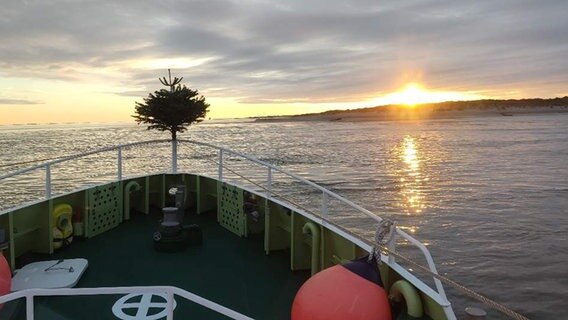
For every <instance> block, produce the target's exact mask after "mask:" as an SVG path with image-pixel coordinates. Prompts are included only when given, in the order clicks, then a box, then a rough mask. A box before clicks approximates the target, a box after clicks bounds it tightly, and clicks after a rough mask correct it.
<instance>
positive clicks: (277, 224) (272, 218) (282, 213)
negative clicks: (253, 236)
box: [264, 200, 292, 253]
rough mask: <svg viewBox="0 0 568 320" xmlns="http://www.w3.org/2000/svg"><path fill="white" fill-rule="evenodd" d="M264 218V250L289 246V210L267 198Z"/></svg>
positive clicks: (290, 220) (290, 221)
mask: <svg viewBox="0 0 568 320" xmlns="http://www.w3.org/2000/svg"><path fill="white" fill-rule="evenodd" d="M266 207H267V211H266V218H265V232H266V235H265V246H264V248H265V251H266V253H269V252H270V251H273V250H282V249H288V248H290V247H291V244H290V242H291V241H290V238H291V231H292V228H291V224H292V218H291V215H292V213H291V211H290V210H289V209H287V208H284V207H282V206H280V205H279V204H276V203H274V202H273V201H269V200H267V206H266Z"/></svg>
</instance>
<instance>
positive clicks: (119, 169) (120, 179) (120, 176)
mask: <svg viewBox="0 0 568 320" xmlns="http://www.w3.org/2000/svg"><path fill="white" fill-rule="evenodd" d="M117 166H118V172H117V175H118V181H122V146H120V147H118V164H117Z"/></svg>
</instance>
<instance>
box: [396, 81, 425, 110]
mask: <svg viewBox="0 0 568 320" xmlns="http://www.w3.org/2000/svg"><path fill="white" fill-rule="evenodd" d="M430 95H431V93H429V92H428V91H426V90H425V89H424V88H423V87H422V86H421V85H419V84H417V83H409V84H407V85H406V86H405V87H404V89H403V90H402V91H399V92H397V93H394V98H395V100H398V101H397V103H399V104H403V105H406V106H408V107H415V106H416V105H417V104H421V103H427V102H430V100H431V97H430Z"/></svg>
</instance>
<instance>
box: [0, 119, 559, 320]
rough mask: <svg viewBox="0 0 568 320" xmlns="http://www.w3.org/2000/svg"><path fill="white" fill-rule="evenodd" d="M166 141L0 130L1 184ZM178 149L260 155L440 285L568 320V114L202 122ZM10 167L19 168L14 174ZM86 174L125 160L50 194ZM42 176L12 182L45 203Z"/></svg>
mask: <svg viewBox="0 0 568 320" xmlns="http://www.w3.org/2000/svg"><path fill="white" fill-rule="evenodd" d="M167 138H168V135H167V133H160V132H153V131H147V130H145V128H144V127H140V126H136V125H134V124H128V123H123V124H105V125H99V124H66V125H49V126H44V125H41V126H40V125H27V126H0V150H1V151H2V152H0V175H2V174H6V173H9V172H11V171H14V170H16V169H19V168H23V167H25V166H29V165H32V164H33V163H22V162H27V161H35V160H38V159H51V158H56V157H60V156H64V155H69V154H74V153H77V152H83V151H88V150H94V149H97V148H102V147H106V146H112V145H115V144H121V143H129V142H135V141H141V140H149V139H167ZM179 138H180V139H194V140H201V141H207V142H210V143H213V144H216V145H219V146H224V147H228V148H230V149H234V150H236V151H241V152H243V153H247V154H250V155H253V156H255V157H258V158H260V159H262V160H265V161H268V162H271V163H274V164H276V165H278V166H281V167H283V168H285V169H287V170H290V171H293V172H295V173H298V174H300V175H302V176H303V177H305V178H307V179H309V180H312V181H314V182H316V183H319V184H321V185H323V186H325V187H327V188H329V189H330V190H332V191H334V192H336V193H338V194H340V195H343V196H345V197H346V198H348V199H350V200H352V201H353V202H355V203H357V204H359V205H361V206H363V207H364V208H366V209H369V210H371V211H372V212H374V213H376V214H377V215H380V216H382V217H390V218H391V219H394V220H396V221H397V223H398V225H399V226H401V227H402V228H404V230H405V231H407V232H408V233H410V234H411V235H413V236H414V237H415V238H417V239H419V240H420V241H422V242H423V243H425V244H427V246H428V248H429V250H430V251H431V252H432V255H433V257H434V260H435V261H436V263H437V267H438V270H439V272H440V273H441V274H443V275H446V276H448V277H450V278H452V279H454V280H456V281H458V282H460V283H462V284H464V285H465V286H467V287H470V288H472V289H474V290H476V291H479V292H480V293H482V294H484V295H486V296H488V297H490V298H493V299H495V300H497V301H499V302H502V303H504V304H505V305H507V306H509V307H511V308H513V309H515V310H517V311H519V312H521V313H523V314H525V315H527V316H528V317H529V318H531V319H533V318H534V319H557V318H558V317H559V316H560V317H562V316H564V315H566V314H568V303H567V302H566V298H567V297H568V267H567V266H566V264H567V263H568V116H567V115H562V114H558V115H553V114H549V115H518V116H517V115H516V116H513V117H493V118H490V117H487V118H465V119H447V120H431V121H412V122H276V123H255V122H253V121H227V122H206V123H202V124H199V125H196V126H193V127H191V128H190V129H189V130H188V131H187V132H185V133H183V134H181V135H180V137H179ZM180 148H181V147H180ZM113 152H114V151H113ZM128 152H129V151H128V150H125V151H124V158H125V159H124V162H125V164H126V163H129V161H130V163H131V164H130V165H125V169H124V171H125V172H124V175H125V176H128V175H130V174H134V173H135V172H136V168H135V167H136V165H138V166H139V167H140V168H150V167H152V168H154V169H162V170H169V168H170V164H169V162H168V161H167V159H168V157H169V155H170V152H171V149H170V148H169V146H168V145H167V144H164V146H163V147H162V148H157V149H156V148H153V149H150V150H147V149H144V150H138V151H137V150H133V151H130V152H132V154H130V155H129V153H128ZM180 152H181V151H180ZM184 152H185V153H187V154H190V156H188V158H187V159H185V160H184V159H183V157H180V167H181V168H180V170H182V169H183V170H184V171H192V169H194V168H198V166H197V165H195V163H197V160H196V159H199V158H200V157H198V156H195V154H196V153H198V152H201V151H199V150H196V149H187V150H185V151H184ZM191 154H194V156H191ZM209 156H212V157H214V158H216V155H214V154H209ZM160 157H162V158H160ZM202 158H203V159H204V158H206V156H203V157H202ZM136 161H138V162H139V163H132V162H136ZM13 163H22V164H20V165H14V166H8V165H9V164H13ZM228 163H230V161H228ZM234 164H235V165H237V164H238V163H236V162H235V163H234ZM74 166H75V167H74ZM77 166H82V167H84V166H91V167H93V168H97V167H103V166H106V167H108V168H109V169H108V170H107V171H108V172H107V174H106V176H105V179H107V180H109V179H110V180H112V179H114V178H115V177H116V169H115V168H116V155H115V153H112V154H111V155H109V156H108V157H102V156H91V157H90V158H89V157H87V158H86V159H84V160H82V161H79V162H76V163H75V164H70V165H69V166H67V165H65V166H60V167H59V168H57V166H54V168H53V170H54V172H55V173H54V178H53V179H54V182H53V183H54V188H57V186H59V185H58V184H57V183H60V185H61V188H63V189H64V188H65V186H64V184H65V183H67V184H69V183H71V184H73V183H75V184H76V186H80V185H81V184H82V183H85V182H86V181H88V180H89V179H98V178H99V176H98V174H97V173H96V172H95V171H96V170H94V171H93V174H92V175H85V174H83V173H82V174H81V175H80V176H79V175H77V173H76V172H79V170H76V167H77ZM212 168H215V166H214V163H213V165H212ZM57 170H59V171H57ZM129 170H131V171H129ZM227 174H229V172H227ZM41 175H42V173H41V172H40V173H35V174H30V177H27V178H26V177H23V179H22V181H24V182H25V183H24V184H23V185H22V184H18V183H17V181H16V182H14V183H15V185H17V186H20V187H23V188H25V189H26V192H27V191H29V190H33V191H34V192H36V195H37V193H41V192H44V191H43V188H44V184H42V182H41V181H40V182H37V181H35V179H38V178H41ZM103 180H104V179H103ZM34 181H35V182H34ZM73 186H75V185H73ZM292 186H293V185H288V187H292ZM0 188H1V184H0ZM69 188H70V187H69ZM12 189H14V188H12ZM27 189H29V190H27ZM70 189H72V188H70ZM4 191H5V192H8V191H6V189H5V190H4ZM22 193H25V192H24V191H22ZM313 195H314V196H315V197H316V200H315V201H316V202H317V201H319V198H318V195H317V194H313ZM16 200H17V198H14V197H6V198H3V199H2V202H3V203H4V205H5V206H6V205H9V202H10V201H16ZM361 227H362V226H361ZM418 261H419V262H421V263H424V262H423V261H421V260H420V259H418ZM446 289H447V292H448V295H449V298H450V300H451V301H452V303H453V304H454V307H455V311H456V314H457V315H458V318H459V317H460V316H461V315H463V308H464V307H465V306H468V305H478V304H476V303H474V302H471V300H469V299H467V298H466V297H464V296H462V295H460V294H459V293H458V292H457V291H456V290H454V289H451V288H449V287H448V286H446ZM498 318H501V317H500V316H498V315H491V319H498Z"/></svg>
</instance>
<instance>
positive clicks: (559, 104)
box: [253, 97, 568, 122]
mask: <svg viewBox="0 0 568 320" xmlns="http://www.w3.org/2000/svg"><path fill="white" fill-rule="evenodd" d="M527 114H568V97H564V98H554V99H523V100H476V101H454V102H442V103H433V104H423V105H418V106H415V107H409V106H401V105H388V106H379V107H372V108H363V109H353V110H333V111H326V112H321V113H311V114H302V115H289V116H270V117H253V119H255V122H289V121H334V122H361V121H408V120H429V119H458V118H469V117H503V118H505V117H513V116H519V115H527Z"/></svg>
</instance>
